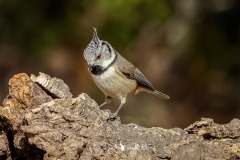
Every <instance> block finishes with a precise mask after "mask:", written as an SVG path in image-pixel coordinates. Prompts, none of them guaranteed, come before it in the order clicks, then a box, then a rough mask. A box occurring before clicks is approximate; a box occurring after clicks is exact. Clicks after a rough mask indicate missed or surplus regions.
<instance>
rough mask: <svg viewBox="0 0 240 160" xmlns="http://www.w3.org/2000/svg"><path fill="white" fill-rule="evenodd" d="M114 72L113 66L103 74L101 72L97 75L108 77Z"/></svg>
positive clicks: (102, 77) (103, 77)
mask: <svg viewBox="0 0 240 160" xmlns="http://www.w3.org/2000/svg"><path fill="white" fill-rule="evenodd" d="M114 73H115V68H114V67H113V66H111V67H109V68H108V69H107V70H106V71H105V72H104V73H103V74H101V75H100V76H99V77H100V78H101V79H107V78H109V77H112V76H113V75H114Z"/></svg>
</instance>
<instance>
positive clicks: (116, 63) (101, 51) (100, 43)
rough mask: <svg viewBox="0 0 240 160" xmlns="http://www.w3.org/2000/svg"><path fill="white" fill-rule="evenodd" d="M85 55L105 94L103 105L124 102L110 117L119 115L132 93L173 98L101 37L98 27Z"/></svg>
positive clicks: (94, 30)
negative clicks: (98, 33) (159, 89)
mask: <svg viewBox="0 0 240 160" xmlns="http://www.w3.org/2000/svg"><path fill="white" fill-rule="evenodd" d="M83 56H84V58H85V60H86V61H87V64H88V70H89V71H90V72H91V76H92V79H93V81H94V82H95V84H96V85H97V86H98V88H99V89H100V90H101V91H102V92H103V93H104V94H105V101H104V102H103V103H102V104H101V105H100V106H99V107H100V108H101V107H103V106H104V105H106V104H109V103H110V102H111V101H112V99H113V98H115V99H118V100H120V102H121V103H120V105H119V106H118V108H117V110H116V111H115V112H114V113H112V114H111V115H110V119H112V118H116V117H117V116H118V112H119V111H120V109H121V108H122V106H123V105H124V104H125V103H126V100H127V97H128V96H129V95H133V94H138V93H140V92H147V93H150V94H153V95H155V96H157V97H159V98H161V99H169V98H170V97H169V96H168V95H166V94H164V93H162V92H159V91H157V90H156V89H154V87H153V85H152V84H151V83H150V82H149V81H148V80H147V78H146V77H145V76H144V75H143V73H142V72H141V71H140V70H139V69H138V68H136V67H135V66H134V65H133V64H132V63H130V62H129V61H128V60H126V59H125V58H124V57H123V56H121V55H120V54H119V53H118V52H117V51H116V50H115V49H114V48H113V47H112V46H111V45H110V44H109V43H108V42H107V41H104V40H100V39H99V37H98V35H97V30H96V28H94V27H93V38H92V40H91V41H90V43H89V44H88V45H87V47H86V49H85V50H84V53H83Z"/></svg>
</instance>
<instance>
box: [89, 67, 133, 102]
mask: <svg viewBox="0 0 240 160" xmlns="http://www.w3.org/2000/svg"><path fill="white" fill-rule="evenodd" d="M92 77H93V80H94V82H95V83H96V85H97V86H98V88H99V89H100V90H101V91H102V92H103V93H104V94H105V95H106V96H111V97H113V98H117V99H120V98H121V97H127V96H128V95H129V94H131V93H134V92H135V90H136V87H137V83H136V81H135V80H132V79H128V78H127V77H125V76H124V75H122V74H121V73H119V72H116V70H115V68H114V66H111V67H109V68H108V70H106V71H105V72H104V73H102V74H101V75H92Z"/></svg>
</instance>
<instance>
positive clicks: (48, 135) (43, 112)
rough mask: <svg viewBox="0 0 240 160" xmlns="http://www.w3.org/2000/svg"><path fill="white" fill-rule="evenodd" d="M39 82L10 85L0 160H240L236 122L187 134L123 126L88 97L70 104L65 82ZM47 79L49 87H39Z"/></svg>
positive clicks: (1, 120) (0, 123)
mask: <svg viewBox="0 0 240 160" xmlns="http://www.w3.org/2000/svg"><path fill="white" fill-rule="evenodd" d="M33 77H34V78H33ZM40 77H41V78H39V77H35V76H32V78H31V79H30V78H29V77H28V75H26V74H24V73H22V74H18V75H15V76H14V77H13V78H12V79H10V81H9V95H8V96H7V98H6V99H5V100H4V102H3V106H2V107H1V108H0V129H1V131H2V132H0V144H1V145H0V159H3V158H5V159H6V158H7V159H15V158H20V159H34V160H35V159H46V160H48V159H63V160H65V159H83V160H85V159H184V160H190V159H194V160H195V159H196V160H197V159H206V160H208V159H215V160H217V159H240V120H238V119H234V120H232V121H231V122H230V123H229V124H226V125H219V124H216V123H214V122H213V120H212V119H207V118H203V119H201V121H199V122H195V123H194V124H192V125H190V126H189V127H188V128H186V129H185V130H182V129H180V128H173V129H163V128H159V127H154V128H144V127H141V126H138V125H136V124H127V125H123V124H121V122H120V119H119V118H118V119H115V120H113V121H110V120H108V119H109V115H110V114H109V111H106V110H100V109H99V107H98V105H97V103H96V102H95V101H94V100H92V99H91V98H90V97H89V96H88V95H87V94H84V93H82V94H80V95H79V96H78V97H76V98H72V96H71V93H70V92H69V88H68V87H66V86H67V85H66V84H64V82H63V81H62V80H58V79H57V78H53V79H52V78H51V77H50V76H48V75H46V74H40ZM44 78H46V79H47V82H51V83H48V85H43V84H41V83H42V82H44V83H45V82H46V81H45V80H43V81H41V80H40V81H39V79H44ZM33 80H34V81H35V82H37V83H35V82H34V81H33ZM55 81H57V83H55ZM49 84H51V85H49ZM45 86H50V87H49V88H48V87H46V88H45ZM53 88H54V93H52V91H53ZM64 93H65V96H64ZM53 95H55V96H53Z"/></svg>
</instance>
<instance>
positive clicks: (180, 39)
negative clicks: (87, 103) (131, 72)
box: [0, 0, 240, 128]
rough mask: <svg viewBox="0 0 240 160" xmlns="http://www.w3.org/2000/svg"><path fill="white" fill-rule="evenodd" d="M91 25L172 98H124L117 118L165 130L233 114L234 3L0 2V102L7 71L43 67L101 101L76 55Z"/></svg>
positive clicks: (237, 68) (239, 24) (236, 66)
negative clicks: (203, 118) (124, 101)
mask: <svg viewBox="0 0 240 160" xmlns="http://www.w3.org/2000/svg"><path fill="white" fill-rule="evenodd" d="M93 26H94V27H96V28H97V30H98V34H99V37H100V39H103V40H106V41H108V42H109V43H110V44H111V45H112V46H113V47H114V48H115V49H116V50H117V51H118V52H119V53H121V54H122V55H123V56H124V57H125V58H127V59H128V60H129V61H131V62H132V63H133V64H134V65H136V66H137V67H138V68H139V69H140V70H141V71H142V72H143V73H144V74H145V76H146V77H147V78H148V79H149V80H150V81H151V82H152V84H153V85H154V86H155V88H156V89H158V90H159V91H162V92H164V93H166V94H168V95H169V96H171V99H170V100H168V101H165V100H161V99H158V98H156V97H154V96H151V95H148V94H139V95H137V96H133V97H129V99H128V101H127V103H126V105H125V106H124V107H123V108H122V110H121V111H120V117H121V120H122V122H123V123H137V124H139V125H143V126H147V127H153V126H161V127H165V128H171V127H186V126H188V125H189V124H191V123H193V122H194V121H196V120H199V119H200V118H201V117H209V118H213V119H214V120H215V121H216V122H218V123H227V122H229V121H230V120H231V119H233V118H239V117H240V116H239V115H240V92H239V90H240V45H239V37H240V5H239V1H237V0H149V1H145V0H129V1H122V0H114V1H112V0H105V1H100V0H99V1H97V0H93V1H89V0H68V1H64V0H49V1H41V0H32V1H25V0H17V1H16V0H0V101H1V102H2V101H3V100H4V98H5V97H6V95H7V94H8V80H9V79H10V78H11V77H12V76H13V75H14V74H17V73H21V72H25V73H27V74H29V75H30V74H31V73H33V74H38V72H44V73H46V74H49V75H51V76H55V77H58V78H61V79H63V80H64V81H65V82H66V83H67V84H68V85H69V86H70V89H71V92H72V93H73V94H74V96H77V95H78V94H80V93H82V92H85V93H87V94H89V95H90V96H91V97H92V98H93V99H95V100H96V101H97V102H98V103H99V104H100V103H102V102H103V101H104V95H103V93H101V91H100V90H99V89H98V88H97V87H96V85H95V84H94V83H93V81H92V79H91V77H90V74H89V73H88V70H87V64H86V62H85V60H84V58H83V50H84V49H85V47H86V46H87V44H88V43H89V42H90V40H91V38H92V32H93V29H92V28H93ZM118 105H119V102H118V101H114V103H112V104H110V105H108V106H106V107H105V108H108V109H111V110H112V111H115V110H116V108H117V106H118Z"/></svg>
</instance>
